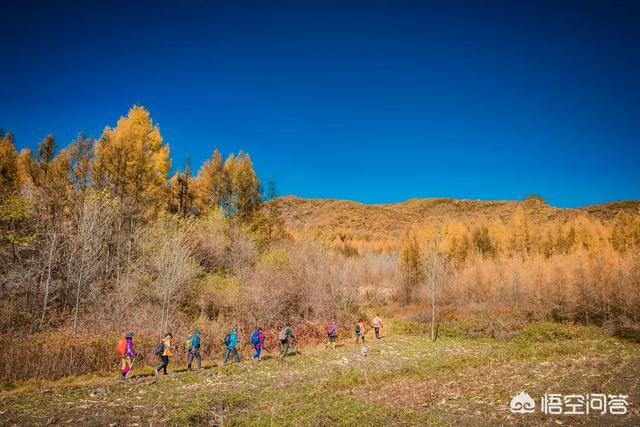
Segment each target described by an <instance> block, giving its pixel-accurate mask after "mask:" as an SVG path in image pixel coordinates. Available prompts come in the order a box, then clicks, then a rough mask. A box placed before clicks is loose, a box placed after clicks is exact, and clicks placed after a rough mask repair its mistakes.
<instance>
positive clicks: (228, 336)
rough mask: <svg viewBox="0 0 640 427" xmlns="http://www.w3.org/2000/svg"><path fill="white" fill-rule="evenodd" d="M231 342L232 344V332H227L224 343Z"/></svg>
mask: <svg viewBox="0 0 640 427" xmlns="http://www.w3.org/2000/svg"><path fill="white" fill-rule="evenodd" d="M229 344H231V334H227V335H226V336H225V337H224V345H229Z"/></svg>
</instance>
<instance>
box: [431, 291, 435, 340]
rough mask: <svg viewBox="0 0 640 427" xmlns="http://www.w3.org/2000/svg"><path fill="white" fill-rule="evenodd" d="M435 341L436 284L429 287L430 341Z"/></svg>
mask: <svg viewBox="0 0 640 427" xmlns="http://www.w3.org/2000/svg"><path fill="white" fill-rule="evenodd" d="M435 340H436V284H435V281H434V283H433V284H432V286H431V341H435Z"/></svg>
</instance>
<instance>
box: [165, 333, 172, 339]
mask: <svg viewBox="0 0 640 427" xmlns="http://www.w3.org/2000/svg"><path fill="white" fill-rule="evenodd" d="M164 336H165V337H171V338H173V335H172V334H171V332H167V333H166V334H164Z"/></svg>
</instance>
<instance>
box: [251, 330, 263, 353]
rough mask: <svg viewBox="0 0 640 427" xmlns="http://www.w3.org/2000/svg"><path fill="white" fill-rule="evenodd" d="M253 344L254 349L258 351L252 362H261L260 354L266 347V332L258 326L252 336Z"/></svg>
mask: <svg viewBox="0 0 640 427" xmlns="http://www.w3.org/2000/svg"><path fill="white" fill-rule="evenodd" d="M251 344H253V348H254V349H255V350H256V354H254V355H253V357H252V358H251V360H254V361H255V360H260V352H261V351H262V347H263V346H264V332H263V331H262V328H260V327H258V326H256V329H255V331H253V334H252V335H251Z"/></svg>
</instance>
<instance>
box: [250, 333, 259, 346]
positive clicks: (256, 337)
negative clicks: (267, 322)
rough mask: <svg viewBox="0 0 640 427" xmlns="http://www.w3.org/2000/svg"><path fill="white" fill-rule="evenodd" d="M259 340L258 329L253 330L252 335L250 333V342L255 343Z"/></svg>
mask: <svg viewBox="0 0 640 427" xmlns="http://www.w3.org/2000/svg"><path fill="white" fill-rule="evenodd" d="M259 342H260V333H259V332H258V331H253V335H251V344H253V345H256V344H258V343H259Z"/></svg>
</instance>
